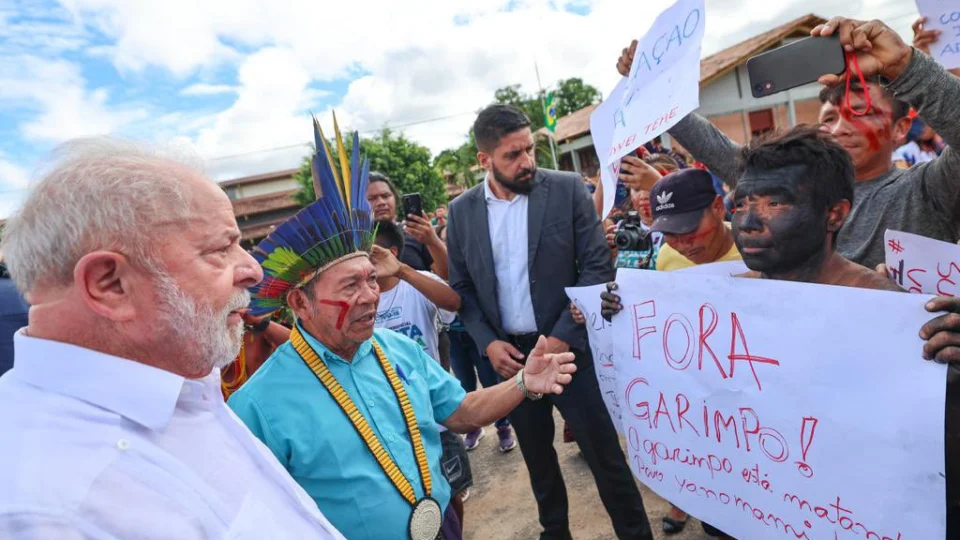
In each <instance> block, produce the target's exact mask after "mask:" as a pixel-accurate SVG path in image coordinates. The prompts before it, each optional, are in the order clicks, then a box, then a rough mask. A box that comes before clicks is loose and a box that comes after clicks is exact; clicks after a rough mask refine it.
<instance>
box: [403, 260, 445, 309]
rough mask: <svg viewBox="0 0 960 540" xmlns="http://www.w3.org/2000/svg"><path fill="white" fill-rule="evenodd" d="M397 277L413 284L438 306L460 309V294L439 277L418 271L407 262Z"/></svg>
mask: <svg viewBox="0 0 960 540" xmlns="http://www.w3.org/2000/svg"><path fill="white" fill-rule="evenodd" d="M397 277H399V278H400V279H402V280H404V281H406V282H407V283H409V284H410V285H412V286H413V288H414V289H416V290H418V291H419V292H420V294H422V295H423V296H425V297H427V300H429V301H431V302H433V303H434V305H436V306H437V307H438V308H440V309H444V310H447V311H457V310H459V309H460V296H459V295H458V294H457V293H456V291H454V290H453V289H452V288H451V287H450V286H449V285H447V284H446V283H444V281H443V280H441V279H440V278H439V277H438V278H433V277H431V276H430V275H429V274H428V273H425V272H418V271H416V270H414V269H413V268H412V267H410V266H409V265H406V264H401V265H400V271H399V272H397Z"/></svg>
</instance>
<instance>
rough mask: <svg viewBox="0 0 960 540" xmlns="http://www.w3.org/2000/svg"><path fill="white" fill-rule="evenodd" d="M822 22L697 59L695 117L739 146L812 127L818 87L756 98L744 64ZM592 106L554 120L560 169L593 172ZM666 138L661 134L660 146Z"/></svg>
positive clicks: (791, 26)
mask: <svg viewBox="0 0 960 540" xmlns="http://www.w3.org/2000/svg"><path fill="white" fill-rule="evenodd" d="M824 22H826V19H823V18H821V17H818V16H816V15H812V14H811V15H805V16H803V17H800V18H798V19H794V20H792V21H790V22H788V23H786V24H782V25H780V26H777V27H776V28H772V29H770V30H767V31H766V32H763V33H762V34H758V35H756V36H753V37H751V38H749V39H747V40H745V41H742V42H740V43H737V44H736V45H734V46H732V47H728V48H726V49H724V50H722V51H720V52H717V53H715V54H712V55H710V56H708V57H706V58H703V59H702V60H700V108H699V109H697V112H698V113H699V114H700V115H702V116H705V117H707V118H709V119H710V121H711V122H713V123H714V125H716V126H717V127H718V128H720V129H721V130H722V131H723V132H724V133H726V135H727V136H728V137H730V139H732V140H734V141H736V142H738V143H745V142H747V141H749V140H750V139H751V138H753V137H754V136H756V135H759V134H761V133H764V132H766V131H770V130H773V129H777V128H780V127H787V126H794V125H796V124H799V123H808V124H810V123H816V122H817V116H818V112H819V110H820V102H819V101H818V99H817V94H818V93H819V91H820V87H819V85H817V84H816V83H814V84H809V85H806V86H802V87H799V88H794V89H793V90H789V91H786V92H781V93H779V94H774V95H772V96H768V97H765V98H760V99H757V98H754V97H753V94H752V93H751V92H750V81H749V77H748V76H747V70H746V63H747V60H749V59H750V58H751V57H753V56H756V55H758V54H760V53H762V52H764V51H768V50H771V49H775V48H777V47H780V46H782V45H784V44H786V43H788V42H790V41H793V40H796V39H800V38H803V37H808V36H809V35H810V31H811V30H812V29H813V28H814V27H815V26H816V25H818V24H821V23H824ZM596 107H597V106H596V105H591V106H589V107H585V108H583V109H580V110H578V111H575V112H573V113H571V114H569V115H567V116H564V117H563V118H560V119H558V120H557V130H556V133H555V135H554V137H555V140H556V143H557V152H558V153H559V155H558V156H557V157H558V162H559V164H560V168H561V169H563V170H569V171H577V172H581V173H584V174H592V173H594V172H595V171H596V168H597V165H598V163H599V160H598V158H597V155H596V151H595V150H594V148H593V138H592V137H591V136H590V114H591V113H592V112H593V110H594V109H596ZM538 134H540V135H543V136H549V131H547V130H546V128H543V129H541V130H540V131H538ZM668 138H669V137H667V136H666V135H664V140H665V141H666V140H667V139H668Z"/></svg>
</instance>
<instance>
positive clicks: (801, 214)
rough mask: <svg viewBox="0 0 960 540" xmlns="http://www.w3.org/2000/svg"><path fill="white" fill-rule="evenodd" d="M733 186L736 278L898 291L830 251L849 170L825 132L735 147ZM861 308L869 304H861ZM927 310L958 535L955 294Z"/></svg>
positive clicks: (959, 382)
mask: <svg viewBox="0 0 960 540" xmlns="http://www.w3.org/2000/svg"><path fill="white" fill-rule="evenodd" d="M741 161H742V165H743V171H744V172H743V175H742V176H741V177H740V179H739V181H738V182H737V188H736V191H735V192H734V201H735V206H736V212H735V213H734V217H733V232H734V239H735V242H736V244H737V247H738V248H739V250H740V253H741V254H742V255H743V261H744V262H745V263H746V265H747V267H748V268H750V270H751V272H749V273H747V274H744V275H743V276H742V277H747V278H760V279H778V280H785V281H797V282H803V283H816V284H822V285H839V286H845V287H857V288H862V289H877V290H887V291H898V292H904V291H903V289H901V288H900V287H898V286H897V285H896V284H895V283H893V282H892V281H890V280H889V279H887V278H886V277H885V276H884V275H883V274H880V273H877V272H875V271H872V270H870V269H868V268H865V267H863V266H860V265H858V264H856V263H853V262H851V261H849V260H847V259H846V258H844V257H843V256H842V255H840V254H839V253H837V251H836V237H837V233H838V232H839V231H840V229H841V228H842V227H843V224H844V222H845V221H846V219H847V217H848V216H849V214H850V208H851V199H852V198H853V190H854V169H853V163H852V161H851V159H850V156H849V154H848V153H847V152H846V151H845V149H844V148H843V147H842V146H840V145H839V144H838V143H837V142H836V141H835V139H834V138H833V137H832V136H830V135H829V134H827V133H825V132H823V131H820V130H818V129H816V128H813V127H808V126H800V127H797V128H794V129H793V130H790V131H788V132H786V133H784V134H782V135H778V136H775V137H773V138H771V139H768V140H766V141H761V142H760V143H758V144H756V145H755V146H752V147H749V148H746V149H744V150H743V152H742V160H741ZM607 289H608V290H607V292H605V293H603V294H601V298H602V299H603V302H602V306H601V309H602V314H603V316H604V317H606V318H608V319H609V318H610V317H612V316H613V315H615V314H616V313H619V312H620V311H621V310H622V305H621V304H620V298H619V296H617V295H616V294H615V292H614V291H615V290H616V284H615V283H611V284H608V286H607ZM862 309H869V306H862ZM926 309H927V310H928V311H930V312H943V311H946V312H948V313H947V314H946V315H940V316H938V317H936V318H935V319H933V320H932V321H930V322H929V323H927V324H926V325H924V326H923V328H921V329H920V337H921V338H922V339H924V340H925V344H924V346H923V357H924V358H926V359H936V360H937V361H940V362H950V363H951V365H950V369H949V371H948V375H947V383H948V384H947V403H946V422H945V424H946V426H947V431H946V448H945V455H946V457H947V461H946V475H947V527H948V528H947V538H958V537H960V536H958V535H960V462H958V461H957V459H956V457H957V456H960V428H958V427H957V426H958V425H960V347H958V345H960V315H958V314H960V300H958V299H956V298H948V297H938V298H935V299H933V300H931V301H930V302H928V303H927V305H926Z"/></svg>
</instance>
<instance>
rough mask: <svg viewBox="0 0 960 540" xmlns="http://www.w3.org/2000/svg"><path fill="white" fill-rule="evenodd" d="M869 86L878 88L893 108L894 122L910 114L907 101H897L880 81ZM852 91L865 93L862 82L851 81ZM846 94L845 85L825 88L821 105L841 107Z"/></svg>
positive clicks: (821, 97)
mask: <svg viewBox="0 0 960 540" xmlns="http://www.w3.org/2000/svg"><path fill="white" fill-rule="evenodd" d="M867 84H868V85H874V86H877V87H878V88H879V89H880V95H882V96H883V97H884V99H886V100H887V101H889V102H890V105H891V106H892V107H893V110H892V112H893V121H894V122H896V121H897V120H899V119H901V118H903V117H904V116H907V115H908V114H910V105H909V104H907V103H906V102H905V101H900V100H899V99H897V96H895V95H894V94H893V92H891V91H890V89H889V88H887V87H886V86H884V85H883V84H881V83H880V81H879V80H871V81H867ZM850 91H851V92H858V91H859V92H862V91H864V87H863V85H862V84H860V81H856V80H854V81H850ZM845 93H846V86H845V85H842V84H841V85H838V86H824V87H823V88H822V89H821V90H820V104H821V105H822V104H824V103H830V104H831V105H833V106H835V107H840V106H841V104H842V103H843V99H844V94H845Z"/></svg>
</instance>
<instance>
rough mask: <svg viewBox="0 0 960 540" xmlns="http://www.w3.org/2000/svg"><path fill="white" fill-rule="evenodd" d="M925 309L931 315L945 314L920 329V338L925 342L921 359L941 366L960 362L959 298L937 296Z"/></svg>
mask: <svg viewBox="0 0 960 540" xmlns="http://www.w3.org/2000/svg"><path fill="white" fill-rule="evenodd" d="M925 307H926V309H927V311H929V312H931V313H938V312H943V311H946V312H947V313H946V314H944V315H940V316H939V317H937V318H935V319H933V320H932V321H930V322H928V323H927V324H925V325H923V328H921V329H920V338H921V339H923V340H924V341H925V342H926V343H924V344H923V357H924V358H925V359H926V360H935V361H937V362H939V363H941V364H947V363H957V362H960V298H955V297H953V296H938V297H936V298H933V299H932V300H930V301H929V302H927V305H926V306H925Z"/></svg>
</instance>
